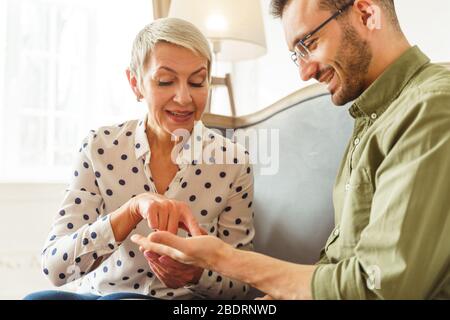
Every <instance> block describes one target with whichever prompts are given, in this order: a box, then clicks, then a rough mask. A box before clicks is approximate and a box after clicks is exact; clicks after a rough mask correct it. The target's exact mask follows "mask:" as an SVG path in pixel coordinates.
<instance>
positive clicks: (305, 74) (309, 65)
mask: <svg viewBox="0 0 450 320" xmlns="http://www.w3.org/2000/svg"><path fill="white" fill-rule="evenodd" d="M298 67H299V72H300V78H301V79H302V80H303V81H308V80H309V79H311V78H313V77H314V75H315V74H316V73H317V69H318V63H316V62H314V61H304V60H302V59H300V61H299V66H298Z"/></svg>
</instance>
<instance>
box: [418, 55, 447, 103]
mask: <svg viewBox="0 0 450 320" xmlns="http://www.w3.org/2000/svg"><path fill="white" fill-rule="evenodd" d="M409 90H414V91H416V92H417V93H419V94H422V95H423V94H438V95H439V94H444V95H450V70H449V69H448V68H446V67H444V66H443V65H439V64H434V63H428V64H426V65H425V66H424V67H423V68H421V69H420V70H419V71H418V73H417V74H416V76H415V77H414V78H413V80H412V81H411V85H410V86H409Z"/></svg>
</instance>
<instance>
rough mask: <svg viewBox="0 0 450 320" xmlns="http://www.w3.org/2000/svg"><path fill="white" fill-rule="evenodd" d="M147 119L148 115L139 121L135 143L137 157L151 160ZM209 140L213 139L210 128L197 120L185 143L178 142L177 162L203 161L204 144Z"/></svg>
mask: <svg viewBox="0 0 450 320" xmlns="http://www.w3.org/2000/svg"><path fill="white" fill-rule="evenodd" d="M147 119H148V115H146V116H145V117H144V118H143V119H140V120H139V121H138V123H137V125H136V134H135V145H134V148H135V155H136V159H140V158H143V159H145V162H149V161H150V157H151V150H150V144H149V142H148V138H147V129H146V127H147ZM209 140H211V137H209V130H208V129H207V128H206V127H205V126H204V125H203V122H202V121H197V122H196V123H195V125H194V128H193V130H192V132H191V133H189V135H187V136H185V137H183V141H184V143H178V144H177V148H178V149H177V152H178V156H177V158H176V162H177V164H178V165H189V164H194V163H201V162H202V155H203V149H204V145H205V143H206V142H207V141H209ZM137 146H139V147H137Z"/></svg>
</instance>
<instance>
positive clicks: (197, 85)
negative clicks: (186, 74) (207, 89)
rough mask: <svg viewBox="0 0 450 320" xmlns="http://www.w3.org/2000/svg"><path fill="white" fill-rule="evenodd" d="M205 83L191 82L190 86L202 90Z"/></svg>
mask: <svg viewBox="0 0 450 320" xmlns="http://www.w3.org/2000/svg"><path fill="white" fill-rule="evenodd" d="M204 83H205V82H204V81H202V82H200V83H195V82H191V83H190V85H191V86H192V87H194V88H202V87H204Z"/></svg>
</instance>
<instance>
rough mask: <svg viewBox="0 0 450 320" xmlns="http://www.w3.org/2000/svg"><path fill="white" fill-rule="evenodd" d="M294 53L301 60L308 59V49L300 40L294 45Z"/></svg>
mask: <svg viewBox="0 0 450 320" xmlns="http://www.w3.org/2000/svg"><path fill="white" fill-rule="evenodd" d="M295 53H296V55H297V60H298V59H302V60H303V61H308V59H309V50H308V48H307V47H306V46H305V45H304V44H303V43H301V42H299V43H297V45H296V46H295ZM297 63H298V61H297Z"/></svg>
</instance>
